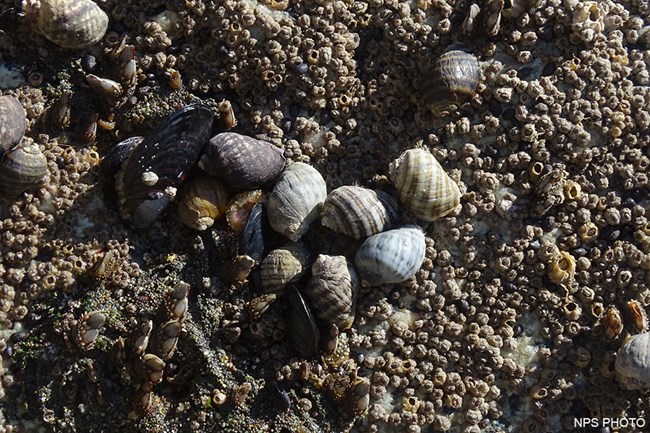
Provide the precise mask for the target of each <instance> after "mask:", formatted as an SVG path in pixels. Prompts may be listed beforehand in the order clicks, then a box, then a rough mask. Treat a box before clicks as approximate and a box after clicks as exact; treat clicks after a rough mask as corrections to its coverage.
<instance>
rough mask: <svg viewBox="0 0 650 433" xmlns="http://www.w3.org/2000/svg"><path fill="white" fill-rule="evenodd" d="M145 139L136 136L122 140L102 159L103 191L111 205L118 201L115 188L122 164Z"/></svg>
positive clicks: (105, 198)
mask: <svg viewBox="0 0 650 433" xmlns="http://www.w3.org/2000/svg"><path fill="white" fill-rule="evenodd" d="M142 140H144V137H140V136H136V137H130V138H127V139H126V140H122V141H120V142H119V143H117V144H116V145H115V146H113V147H112V148H111V150H110V151H109V152H108V153H107V154H106V156H104V159H102V165H101V175H102V180H103V184H102V191H103V192H104V201H105V202H106V203H109V204H110V205H111V206H113V207H114V206H115V204H116V203H117V191H116V189H115V175H116V174H117V172H118V171H120V168H122V164H123V163H124V161H126V158H128V157H129V154H130V153H131V151H132V150H133V149H135V147H136V146H137V145H138V144H140V142H141V141H142Z"/></svg>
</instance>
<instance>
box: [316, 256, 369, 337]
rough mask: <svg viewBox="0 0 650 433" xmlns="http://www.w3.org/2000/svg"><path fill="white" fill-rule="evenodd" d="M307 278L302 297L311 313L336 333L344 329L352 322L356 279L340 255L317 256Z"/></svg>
mask: <svg viewBox="0 0 650 433" xmlns="http://www.w3.org/2000/svg"><path fill="white" fill-rule="evenodd" d="M311 275H312V276H311V279H310V280H309V284H307V288H306V289H305V294H306V295H307V298H308V299H309V302H310V304H311V305H312V307H313V308H312V312H313V313H314V314H315V315H316V317H318V318H319V319H321V320H323V321H324V322H326V323H327V324H331V323H333V324H335V325H336V326H337V327H338V328H339V329H340V330H343V329H348V328H350V327H351V326H352V322H353V321H354V305H355V303H356V297H357V289H358V287H359V278H358V277H357V274H356V272H355V271H354V269H353V268H352V265H351V264H350V263H348V261H347V260H346V258H345V257H344V256H327V255H325V254H321V255H319V256H318V257H317V258H316V261H315V262H314V264H313V265H312V266H311Z"/></svg>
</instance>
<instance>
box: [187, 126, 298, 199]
mask: <svg viewBox="0 0 650 433" xmlns="http://www.w3.org/2000/svg"><path fill="white" fill-rule="evenodd" d="M286 163H287V160H286V158H285V157H284V155H283V154H282V151H281V150H280V149H279V148H277V147H275V146H274V145H273V144H271V143H268V142H266V141H262V140H257V139H255V138H253V137H248V136H246V135H241V134H237V133H235V132H222V133H221V134H217V135H215V136H214V137H212V138H211V139H210V141H209V143H208V145H207V146H206V149H205V151H204V153H203V156H201V160H200V161H199V167H201V168H202V169H203V170H205V172H206V173H208V174H211V175H213V176H215V177H218V178H219V179H222V180H223V181H224V182H225V183H226V184H227V185H228V186H229V187H230V188H232V189H233V190H236V191H245V190H251V189H258V188H262V187H265V186H267V185H269V184H271V183H272V182H273V181H274V180H275V179H276V178H277V177H278V176H279V175H280V173H282V170H283V169H284V167H285V165H286Z"/></svg>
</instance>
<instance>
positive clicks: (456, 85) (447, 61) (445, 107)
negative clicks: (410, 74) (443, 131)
mask: <svg viewBox="0 0 650 433" xmlns="http://www.w3.org/2000/svg"><path fill="white" fill-rule="evenodd" d="M480 78H481V71H480V68H479V64H478V60H477V58H476V57H475V56H474V55H473V54H469V53H466V52H464V51H461V50H452V51H448V52H446V53H444V54H442V55H441V56H440V57H439V58H438V59H437V60H436V61H435V62H434V65H433V68H432V69H431V70H430V72H429V73H428V75H427V76H426V78H425V79H424V81H423V83H422V85H421V89H420V97H421V99H422V101H423V102H424V104H426V105H427V106H428V107H430V108H431V110H432V111H433V112H434V113H435V114H437V115H445V114H448V113H449V112H450V111H452V110H454V109H456V108H457V107H459V106H460V105H462V104H464V103H465V102H467V101H469V99H470V98H471V97H472V96H474V94H475V93H476V89H477V88H478V84H479V80H480Z"/></svg>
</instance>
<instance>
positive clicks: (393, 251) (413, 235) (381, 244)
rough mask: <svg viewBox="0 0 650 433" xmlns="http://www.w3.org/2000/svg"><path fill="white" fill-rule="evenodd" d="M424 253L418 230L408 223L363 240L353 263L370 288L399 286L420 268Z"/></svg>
mask: <svg viewBox="0 0 650 433" xmlns="http://www.w3.org/2000/svg"><path fill="white" fill-rule="evenodd" d="M425 250H426V245H425V241H424V233H423V232H422V229H421V228H420V227H418V226H416V225H413V224H409V225H406V226H404V227H402V228H399V229H394V230H389V231H387V232H383V233H379V234H376V235H374V236H371V237H369V238H368V239H366V240H365V242H364V243H363V244H361V246H360V247H359V250H358V251H357V255H356V256H355V259H354V262H355V264H356V265H357V269H358V270H359V274H360V275H361V279H362V280H364V281H366V282H367V283H368V284H369V285H371V286H379V285H382V284H393V283H401V282H404V281H406V280H408V279H409V278H411V277H412V276H414V275H415V273H416V272H417V270H418V269H420V266H421V265H422V262H423V261H424V253H425Z"/></svg>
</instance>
